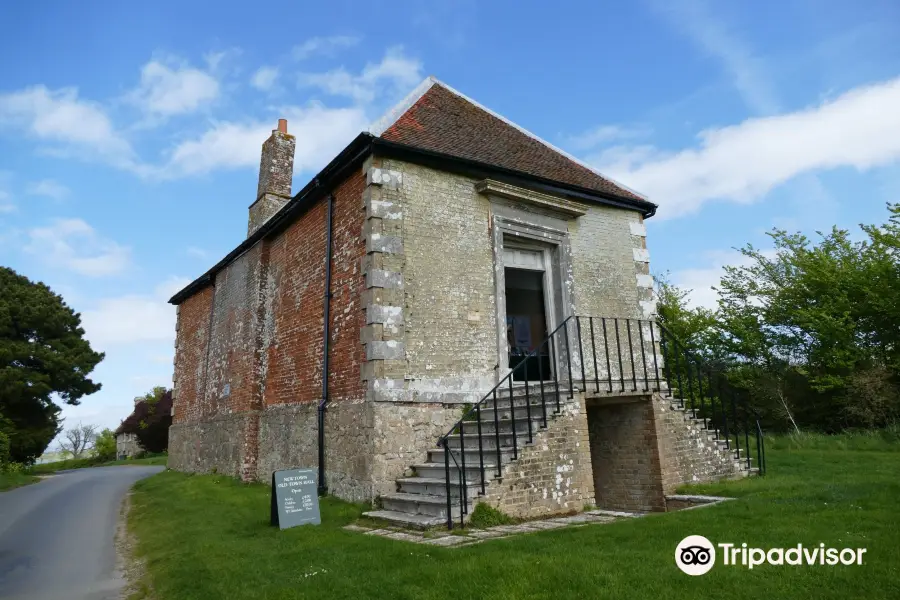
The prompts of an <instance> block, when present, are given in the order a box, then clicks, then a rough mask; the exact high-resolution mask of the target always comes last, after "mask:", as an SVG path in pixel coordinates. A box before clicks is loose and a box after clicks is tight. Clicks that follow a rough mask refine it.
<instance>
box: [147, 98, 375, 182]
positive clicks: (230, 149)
mask: <svg viewBox="0 0 900 600" xmlns="http://www.w3.org/2000/svg"><path fill="white" fill-rule="evenodd" d="M281 114H282V115H283V116H284V117H285V118H287V120H288V129H289V131H290V132H291V133H292V134H293V135H294V136H296V140H297V146H296V150H295V153H294V171H295V172H296V171H305V170H312V169H316V168H321V167H322V166H323V165H324V164H325V163H327V162H328V160H330V159H331V158H332V157H334V155H335V154H337V153H338V152H339V151H340V150H341V149H342V148H343V147H344V146H345V145H346V144H347V143H349V142H350V141H351V140H352V139H353V138H354V137H355V136H356V135H357V134H358V133H359V132H360V131H362V130H363V128H364V127H365V125H366V123H367V119H366V117H365V114H364V112H363V110H362V109H360V108H326V107H325V106H323V105H321V104H318V103H313V104H310V105H309V106H307V107H296V106H295V107H286V108H283V109H281ZM271 132H272V123H270V122H265V123H264V122H249V123H235V122H227V121H226V122H219V123H215V124H214V125H213V127H212V128H211V129H209V130H208V131H206V133H204V134H203V135H201V136H200V137H199V138H196V139H193V140H187V141H185V142H182V143H181V144H179V145H178V146H176V147H175V148H174V150H173V151H172V153H171V156H170V158H169V162H168V167H167V168H165V169H161V170H160V173H161V175H162V176H168V177H177V176H183V175H196V174H201V173H207V172H209V171H213V170H215V169H227V168H239V167H252V166H258V165H259V153H260V148H261V146H262V143H263V142H264V141H265V140H266V139H267V138H268V137H269V135H271Z"/></svg>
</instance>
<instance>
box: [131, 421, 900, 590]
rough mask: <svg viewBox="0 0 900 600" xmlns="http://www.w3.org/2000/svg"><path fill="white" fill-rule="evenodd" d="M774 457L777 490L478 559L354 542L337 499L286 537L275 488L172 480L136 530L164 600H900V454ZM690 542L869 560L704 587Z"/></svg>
mask: <svg viewBox="0 0 900 600" xmlns="http://www.w3.org/2000/svg"><path fill="white" fill-rule="evenodd" d="M831 441H832V442H835V441H836V440H834V439H833V438H832V440H831ZM863 448H865V449H863ZM767 451H768V462H769V475H767V476H766V477H764V478H753V479H749V480H743V481H737V482H729V483H722V484H715V485H704V486H696V487H691V488H689V489H687V491H691V492H696V493H710V494H720V495H728V496H735V497H738V498H739V500H736V501H732V502H725V503H722V504H719V505H716V506H712V507H708V508H701V509H696V510H688V511H682V512H676V513H669V514H658V515H651V516H648V517H645V518H642V519H635V520H625V521H619V522H616V523H612V524H608V525H589V526H586V527H580V528H575V529H566V530H556V531H546V532H541V533H537V534H528V535H522V536H516V537H512V538H508V539H503V540H491V541H487V542H485V543H481V544H477V545H474V546H469V547H465V548H455V549H454V548H438V547H432V546H423V545H418V544H411V543H408V542H401V541H394V540H388V539H382V538H378V537H373V536H366V535H361V534H359V533H353V532H347V531H344V530H342V529H341V526H342V525H344V524H347V523H350V522H353V521H354V520H355V519H357V518H358V516H359V514H360V512H361V511H362V510H363V507H361V506H357V505H352V504H347V503H343V502H339V501H336V500H334V499H332V498H326V499H323V502H322V522H323V524H322V525H321V526H319V527H311V526H306V527H298V528H294V529H289V530H286V531H278V530H277V529H275V528H273V527H270V526H269V524H268V519H269V514H268V511H269V489H268V487H267V486H265V485H258V484H250V485H248V484H241V483H239V482H237V481H235V480H233V479H231V478H228V477H224V476H221V475H219V476H217V475H204V476H189V475H184V474H181V473H175V472H171V471H168V472H165V473H161V474H159V475H156V476H154V477H150V478H148V479H145V480H142V481H140V482H139V483H138V484H137V485H136V486H135V492H134V495H133V499H132V510H131V513H130V518H129V527H130V529H131V531H132V532H133V533H134V534H135V535H136V536H137V539H138V544H137V546H138V547H137V553H138V555H139V556H140V557H142V558H143V559H144V560H145V565H146V572H145V575H144V577H145V580H144V584H145V586H147V585H149V586H150V587H151V588H152V590H153V592H154V594H153V597H154V598H156V599H157V600H188V599H191V600H194V599H196V600H201V599H202V600H205V599H210V600H213V599H215V600H221V599H237V598H247V599H250V598H253V599H267V600H274V599H281V598H284V599H288V598H417V599H418V598H435V599H438V598H440V599H442V600H444V599H453V600H459V599H462V598H491V599H492V600H493V599H511V598H535V599H536V598H640V599H653V598H666V599H668V598H684V599H687V600H697V599H698V598H708V597H717V598H723V599H724V598H728V599H733V598H747V599H752V600H759V599H760V598H807V597H809V598H812V597H814V598H835V599H840V600H847V599H848V598H868V599H875V598H900V570H898V568H900V525H898V523H900V519H898V511H897V500H898V498H900V444H898V443H896V442H885V441H883V440H876V441H875V442H871V441H866V442H865V443H858V440H857V441H853V440H850V441H849V442H848V441H847V440H843V441H841V442H840V443H831V444H826V443H823V442H821V440H818V438H810V439H807V440H801V441H800V443H795V442H790V441H785V440H772V442H771V443H770V444H768V446H767ZM691 534H697V535H703V536H705V537H707V538H709V539H710V540H712V541H713V542H714V543H719V542H733V543H736V544H737V545H738V546H739V545H740V544H741V543H742V542H746V543H747V544H748V545H749V546H751V547H761V548H772V547H791V546H796V545H797V544H798V543H803V544H804V546H806V547H818V545H819V543H820V542H824V543H825V545H826V547H829V546H830V547H837V548H843V547H853V548H857V547H858V548H867V549H868V552H867V553H866V555H865V562H864V564H863V565H861V566H780V567H776V566H768V565H763V566H760V567H756V568H754V569H753V570H752V571H751V570H748V569H747V568H746V567H725V566H721V558H719V559H717V564H716V566H715V567H714V568H713V570H712V571H711V572H710V573H708V574H706V575H703V576H700V577H690V576H688V575H685V574H683V573H681V571H679V570H678V569H677V568H676V566H675V562H674V552H675V546H676V545H677V544H678V542H680V541H681V540H682V539H683V538H684V537H686V536H687V535H691ZM144 589H146V587H145V588H144ZM141 594H142V593H141V592H139V593H138V597H141Z"/></svg>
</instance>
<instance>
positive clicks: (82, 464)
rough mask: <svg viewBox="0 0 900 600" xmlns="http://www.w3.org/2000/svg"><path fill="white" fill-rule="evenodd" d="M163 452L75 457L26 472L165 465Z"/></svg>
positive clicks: (44, 473)
mask: <svg viewBox="0 0 900 600" xmlns="http://www.w3.org/2000/svg"><path fill="white" fill-rule="evenodd" d="M168 459H169V458H168V456H167V455H165V454H162V455H158V456H148V457H147V458H129V459H125V460H109V461H104V462H100V461H97V460H96V459H94V458H77V459H69V460H59V461H56V462H49V463H43V464H40V465H34V466H33V467H31V468H30V469H29V470H28V472H29V473H32V474H35V475H49V474H50V473H55V472H57V471H63V470H66V469H86V468H88V467H111V466H113V465H165V464H166V461H167V460H168Z"/></svg>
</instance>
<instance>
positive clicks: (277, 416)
mask: <svg viewBox="0 0 900 600" xmlns="http://www.w3.org/2000/svg"><path fill="white" fill-rule="evenodd" d="M316 413H317V405H316V404H314V403H306V404H283V405H280V406H272V407H267V408H266V409H265V410H264V411H263V412H262V414H261V415H260V418H259V462H258V473H257V474H256V475H257V479H259V480H260V481H268V479H269V478H270V477H271V475H272V472H273V471H276V470H279V469H290V468H300V467H302V468H308V469H312V468H317V467H318V466H319V456H318V424H317V414H316ZM372 437H373V436H372V410H371V405H370V404H369V403H366V402H365V401H361V402H337V403H335V404H331V405H329V407H328V409H327V411H326V416H325V448H326V455H325V478H326V484H327V486H328V490H329V493H332V494H334V495H335V496H338V497H339V498H344V499H345V500H350V501H354V502H360V501H365V500H370V499H371V498H372V497H373V495H374V494H373V484H372V476H371V472H372V462H373V457H372Z"/></svg>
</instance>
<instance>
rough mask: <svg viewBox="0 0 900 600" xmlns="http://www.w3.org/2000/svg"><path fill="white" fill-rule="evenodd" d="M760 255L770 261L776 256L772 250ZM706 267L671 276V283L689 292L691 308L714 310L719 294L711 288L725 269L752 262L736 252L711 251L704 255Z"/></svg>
mask: <svg viewBox="0 0 900 600" xmlns="http://www.w3.org/2000/svg"><path fill="white" fill-rule="evenodd" d="M760 254H762V255H763V256H765V257H766V258H769V259H772V258H775V256H776V251H775V250H774V249H767V250H761V251H760ZM704 257H705V259H706V262H707V265H706V266H703V267H696V268H692V269H681V270H679V271H675V272H673V273H672V275H671V281H672V283H673V284H674V285H676V286H677V287H679V288H681V289H683V290H685V291H688V290H689V291H690V293H689V294H688V296H687V302H688V305H689V306H692V307H704V308H710V309H714V308H716V307H717V306H718V300H719V294H718V293H717V292H716V291H715V290H714V289H713V287H719V284H720V283H721V281H722V277H723V276H724V275H725V267H726V266H732V267H746V266H749V265H751V264H752V263H753V261H752V260H751V259H749V258H747V257H746V256H744V255H743V254H741V253H740V252H739V251H737V250H713V251H709V252H706V253H704Z"/></svg>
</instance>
